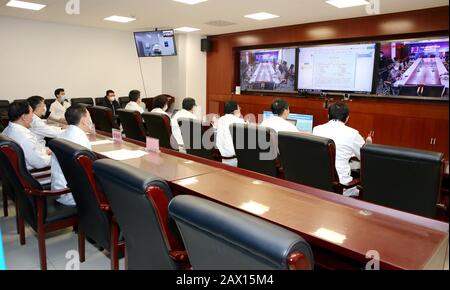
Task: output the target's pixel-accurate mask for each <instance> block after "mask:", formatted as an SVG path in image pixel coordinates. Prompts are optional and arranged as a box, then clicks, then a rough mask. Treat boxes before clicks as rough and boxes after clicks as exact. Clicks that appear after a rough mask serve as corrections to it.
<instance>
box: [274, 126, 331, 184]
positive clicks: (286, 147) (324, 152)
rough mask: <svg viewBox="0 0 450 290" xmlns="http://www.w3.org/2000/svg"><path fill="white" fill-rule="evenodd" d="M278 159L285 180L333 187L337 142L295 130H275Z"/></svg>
mask: <svg viewBox="0 0 450 290" xmlns="http://www.w3.org/2000/svg"><path fill="white" fill-rule="evenodd" d="M278 148H279V149H280V160H281V164H282V166H283V169H284V176H285V178H286V179H287V180H289V181H292V182H296V183H300V184H303V185H307V186H311V187H314V188H319V189H323V190H326V191H336V190H337V188H336V184H338V183H339V176H338V175H337V173H336V167H335V162H336V146H335V144H334V142H333V140H331V139H327V138H322V137H317V136H313V135H304V134H298V133H288V132H280V133H278Z"/></svg>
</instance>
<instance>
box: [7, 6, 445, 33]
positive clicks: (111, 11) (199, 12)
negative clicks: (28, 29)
mask: <svg viewBox="0 0 450 290" xmlns="http://www.w3.org/2000/svg"><path fill="white" fill-rule="evenodd" d="M29 1H31V2H35V3H42V4H47V5H48V6H47V7H46V8H44V9H43V10H41V11H38V12H35V11H29V10H23V9H17V8H10V7H7V6H6V5H5V4H6V3H7V2H8V0H0V15H5V16H13V17H21V18H27V19H35V20H42V21H50V22H56V23H67V24H75V25H83V26H90V27H101V28H111V29H119V30H127V31H139V30H147V29H153V28H176V27H181V26H191V27H196V28H200V29H201V31H199V32H196V33H200V34H203V35H214V34H223V33H230V32H237V31H246V30H253V29H260V28H268V27H276V26H285V25H292V24H302V23H311V22H319V21H326V20H335V19H345V18H352V17H360V16H367V15H368V14H367V13H366V11H365V7H354V8H347V9H338V8H335V7H333V6H331V5H329V4H327V3H325V0H209V1H208V2H203V3H200V4H197V5H193V6H191V5H185V4H181V3H178V2H174V1H172V0H79V1H80V3H81V13H80V14H79V15H68V14H67V13H66V9H65V7H66V3H67V2H69V0H29ZM380 1H381V13H382V14H386V13H393V12H401V11H409V10H417V9H423V8H431V7H438V6H446V5H449V0H380ZM263 11H264V12H270V13H273V14H277V15H279V16H281V17H280V18H277V19H271V20H267V21H255V20H251V19H247V18H244V17H243V16H244V15H247V14H251V13H256V12H263ZM111 15H120V16H134V17H136V18H137V21H134V22H131V23H128V24H118V23H112V22H108V21H104V20H103V18H105V17H108V16H111ZM216 20H224V21H229V22H234V23H236V25H232V26H228V27H214V26H210V25H207V24H205V23H206V22H209V21H216Z"/></svg>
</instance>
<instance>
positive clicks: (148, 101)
mask: <svg viewBox="0 0 450 290" xmlns="http://www.w3.org/2000/svg"><path fill="white" fill-rule="evenodd" d="M154 99H155V98H143V99H142V102H143V103H144V104H145V107H146V108H147V111H149V112H151V111H152V110H153V108H154V106H153V100H154Z"/></svg>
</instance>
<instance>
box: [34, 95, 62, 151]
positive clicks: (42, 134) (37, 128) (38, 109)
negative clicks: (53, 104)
mask: <svg viewBox="0 0 450 290" xmlns="http://www.w3.org/2000/svg"><path fill="white" fill-rule="evenodd" d="M28 104H30V107H31V109H32V110H33V122H32V123H31V128H30V130H31V132H32V133H33V134H34V135H36V138H37V139H38V141H39V142H41V143H42V145H44V146H45V138H56V137H58V136H59V135H61V133H62V132H63V131H62V129H61V128H59V127H55V126H49V125H47V124H46V122H45V121H44V120H42V119H41V117H42V116H45V113H46V111H47V107H46V106H45V103H44V98H43V97H40V96H33V97H30V98H28Z"/></svg>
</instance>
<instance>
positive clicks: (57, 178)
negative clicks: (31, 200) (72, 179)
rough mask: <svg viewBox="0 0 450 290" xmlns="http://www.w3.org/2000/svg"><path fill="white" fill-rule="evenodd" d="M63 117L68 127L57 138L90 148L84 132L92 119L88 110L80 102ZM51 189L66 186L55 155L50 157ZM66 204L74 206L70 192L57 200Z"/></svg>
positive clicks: (89, 126)
mask: <svg viewBox="0 0 450 290" xmlns="http://www.w3.org/2000/svg"><path fill="white" fill-rule="evenodd" d="M65 118H66V120H67V123H68V124H69V127H68V128H67V130H66V131H64V132H63V133H62V134H61V136H60V137H59V138H61V139H64V140H68V141H71V142H73V143H76V144H78V145H81V146H84V147H86V148H87V149H89V150H92V146H91V143H90V142H89V138H88V137H87V135H86V133H87V132H90V130H91V128H92V120H91V115H90V114H89V111H88V110H87V109H86V107H85V106H83V105H81V104H77V105H73V106H71V107H70V108H68V109H67V111H66V114H65ZM51 164H52V190H61V189H65V188H67V181H66V178H65V177H64V173H63V172H62V170H61V167H60V165H59V163H58V160H57V159H56V157H55V156H53V157H52V163H51ZM57 201H58V202H59V203H61V204H64V205H66V206H76V203H75V200H74V199H73V196H72V194H70V193H69V194H65V195H61V197H60V198H59V199H58V200H57Z"/></svg>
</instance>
